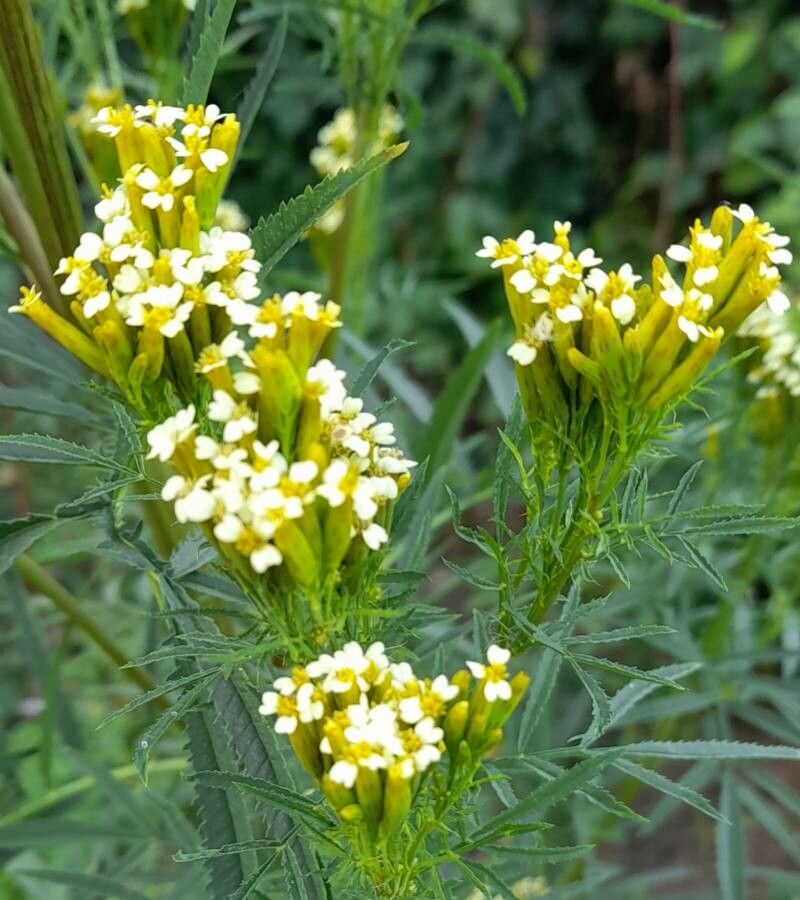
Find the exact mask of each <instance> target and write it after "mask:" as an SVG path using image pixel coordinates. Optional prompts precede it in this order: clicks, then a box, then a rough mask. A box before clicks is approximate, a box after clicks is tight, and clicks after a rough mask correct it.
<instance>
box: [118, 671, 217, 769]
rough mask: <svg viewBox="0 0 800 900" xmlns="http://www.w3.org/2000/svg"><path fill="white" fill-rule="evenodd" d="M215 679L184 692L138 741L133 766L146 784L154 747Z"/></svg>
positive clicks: (202, 680) (203, 681)
mask: <svg viewBox="0 0 800 900" xmlns="http://www.w3.org/2000/svg"><path fill="white" fill-rule="evenodd" d="M213 677H216V673H213V675H208V676H207V677H206V678H204V679H201V680H200V681H199V682H198V683H197V684H195V685H193V686H192V687H190V688H189V689H188V690H186V691H184V692H183V694H181V696H180V697H179V698H178V699H177V700H176V701H175V703H174V704H173V705H172V706H171V707H170V708H169V709H168V710H166V711H165V712H163V713H162V714H161V715H160V716H159V717H158V718H157V719H156V720H155V722H153V724H152V725H151V726H150V727H149V728H148V729H147V730H146V731H145V732H144V734H143V735H142V736H141V737H140V738H139V739H138V740H137V742H136V749H135V750H134V753H133V764H134V766H135V767H136V770H137V771H138V772H139V775H140V777H141V779H142V781H144V782H145V783H146V782H147V763H148V761H149V759H150V753H151V751H152V749H153V747H155V746H156V744H157V743H158V742H159V741H160V740H161V738H162V737H163V736H164V734H165V733H166V731H167V729H168V728H169V727H170V726H171V725H172V724H173V723H175V722H177V721H178V720H179V719H181V718H182V717H183V716H184V715H185V714H186V713H187V712H188V711H189V710H190V709H192V707H193V706H194V705H195V704H196V703H197V702H198V699H199V698H200V696H201V695H202V694H203V692H204V691H205V690H206V687H207V685H208V682H210V681H211V679H212V678H213Z"/></svg>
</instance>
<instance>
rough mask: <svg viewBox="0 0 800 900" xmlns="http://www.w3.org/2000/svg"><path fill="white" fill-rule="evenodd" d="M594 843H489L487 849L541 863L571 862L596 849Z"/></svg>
mask: <svg viewBox="0 0 800 900" xmlns="http://www.w3.org/2000/svg"><path fill="white" fill-rule="evenodd" d="M594 848H595V845H594V844H576V845H575V846H573V847H506V846H504V845H503V844H489V845H487V846H486V849H487V850H491V851H492V852H493V853H499V854H502V855H504V856H519V857H520V858H522V859H525V860H531V861H533V860H536V862H537V863H538V864H539V865H548V864H551V863H552V864H555V863H563V862H569V861H570V860H573V859H580V858H581V857H582V856H586V854H587V853H591V852H592V850H594Z"/></svg>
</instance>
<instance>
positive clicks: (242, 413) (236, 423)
mask: <svg viewBox="0 0 800 900" xmlns="http://www.w3.org/2000/svg"><path fill="white" fill-rule="evenodd" d="M208 417H209V419H211V420H212V421H214V422H224V423H225V427H224V429H223V431H222V439H223V440H224V441H226V442H227V443H229V444H235V443H237V442H238V441H240V440H241V439H242V438H243V437H244V436H245V435H246V434H253V432H254V431H255V430H256V428H257V427H258V426H257V424H256V421H255V419H254V418H253V413H252V410H251V409H250V407H249V406H248V405H247V404H246V403H237V402H236V400H234V398H233V397H231V395H230V394H228V393H227V392H226V391H220V390H217V391H214V399H213V400H212V401H211V403H209V405H208Z"/></svg>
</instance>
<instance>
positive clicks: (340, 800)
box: [321, 774, 356, 812]
mask: <svg viewBox="0 0 800 900" xmlns="http://www.w3.org/2000/svg"><path fill="white" fill-rule="evenodd" d="M321 784H322V792H323V793H324V794H325V796H326V797H327V799H328V802H329V803H330V805H331V806H332V807H333V808H334V809H335V810H336V811H337V812H340V811H341V810H342V809H344V807H346V806H353V805H354V804H355V802H356V795H355V791H353V790H351V789H350V788H346V787H345V786H344V785H343V784H339V783H338V782H336V781H334V780H333V779H332V778H331V777H330V775H327V774H326V775H323V776H322V782H321Z"/></svg>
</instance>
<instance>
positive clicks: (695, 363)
mask: <svg viewBox="0 0 800 900" xmlns="http://www.w3.org/2000/svg"><path fill="white" fill-rule="evenodd" d="M723 336H724V332H723V330H722V329H721V328H718V329H717V330H716V331H715V332H713V333H712V335H711V337H707V338H703V339H702V340H700V341H698V342H697V344H696V345H695V346H694V347H693V348H692V350H691V352H690V353H689V355H688V356H687V357H686V359H685V360H684V361H683V362H682V363H681V364H680V365H679V366H677V368H676V369H675V370H674V371H673V372H672V373H671V374H670V375H669V377H668V378H666V379H665V380H664V383H663V384H662V385H661V387H660V388H659V389H658V390H657V391H656V392H655V393H654V394H653V396H652V397H651V398H650V399H649V400H648V401H647V405H648V406H649V407H650V408H651V409H658V408H659V407H660V406H664V405H665V404H666V403H668V402H669V401H670V400H672V398H673V397H677V396H679V395H681V394H683V393H684V392H685V391H688V390H689V388H690V387H691V386H692V384H693V383H694V381H695V380H696V378H697V376H698V375H699V374H700V373H701V372H702V371H703V370H704V369H705V368H706V366H707V365H708V364H709V363H710V362H711V360H712V359H713V358H714V356H715V355H716V353H717V350H719V346H720V344H721V343H722V338H723Z"/></svg>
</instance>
